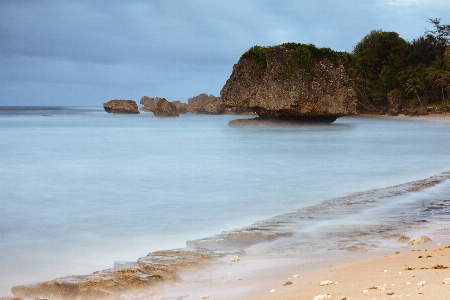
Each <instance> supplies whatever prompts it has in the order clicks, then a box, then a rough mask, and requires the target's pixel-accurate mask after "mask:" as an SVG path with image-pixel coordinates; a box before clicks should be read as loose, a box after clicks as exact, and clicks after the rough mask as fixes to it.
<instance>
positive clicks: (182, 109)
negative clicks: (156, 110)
mask: <svg viewBox="0 0 450 300" xmlns="http://www.w3.org/2000/svg"><path fill="white" fill-rule="evenodd" d="M172 103H173V105H175V107H176V109H177V112H178V113H179V114H185V113H187V112H188V108H189V107H188V105H187V104H186V103H183V102H181V101H180V100H176V101H173V102H172Z"/></svg>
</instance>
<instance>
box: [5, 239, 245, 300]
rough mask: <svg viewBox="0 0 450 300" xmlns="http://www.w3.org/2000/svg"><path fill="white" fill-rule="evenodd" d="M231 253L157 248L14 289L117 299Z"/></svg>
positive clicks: (30, 294)
mask: <svg viewBox="0 0 450 300" xmlns="http://www.w3.org/2000/svg"><path fill="white" fill-rule="evenodd" d="M229 254H231V255H235V254H236V252H225V251H216V250H208V249H202V248H185V249H175V250H166V251H156V252H152V253H149V254H148V255H147V256H144V257H141V258H139V259H138V260H137V262H116V263H114V268H113V269H107V270H103V271H99V272H94V273H92V274H90V275H79V276H69V277H62V278H58V279H54V280H50V281H46V282H42V283H37V284H30V285H21V286H15V287H13V288H12V289H11V291H12V293H13V294H14V296H15V297H22V298H34V297H39V299H41V297H48V298H50V299H69V300H71V299H74V300H75V299H77V300H88V299H89V300H91V299H92V300H93V299H108V300H109V299H117V295H118V294H119V293H124V292H130V291H145V290H148V289H149V288H150V287H152V286H153V285H154V284H156V283H159V282H162V281H167V280H172V281H173V280H178V279H179V276H178V271H179V270H181V269H185V268H190V267H193V266H195V265H198V264H200V263H204V262H207V261H209V260H210V259H212V258H217V257H222V256H225V255H229ZM239 254H242V252H239Z"/></svg>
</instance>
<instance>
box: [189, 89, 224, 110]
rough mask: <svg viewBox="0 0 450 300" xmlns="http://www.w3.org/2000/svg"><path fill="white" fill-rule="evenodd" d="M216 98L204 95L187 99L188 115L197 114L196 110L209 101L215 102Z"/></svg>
mask: <svg viewBox="0 0 450 300" xmlns="http://www.w3.org/2000/svg"><path fill="white" fill-rule="evenodd" d="M217 99H218V97H216V96H214V95H209V96H208V95H207V94H205V93H203V94H200V95H198V96H195V97H192V98H189V99H188V110H189V112H190V113H197V111H198V109H199V108H201V107H203V106H204V105H205V104H207V103H208V102H210V101H214V100H217Z"/></svg>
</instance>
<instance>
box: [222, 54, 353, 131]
mask: <svg viewBox="0 0 450 300" xmlns="http://www.w3.org/2000/svg"><path fill="white" fill-rule="evenodd" d="M271 49H273V51H272V52H270V53H269V54H267V56H266V61H265V64H261V62H259V61H255V60H254V59H248V58H244V55H243V57H241V59H240V60H239V62H238V63H237V64H236V65H234V67H233V72H232V74H231V76H230V78H229V79H228V80H227V82H226V84H225V86H224V87H223V88H222V91H221V92H220V97H221V98H222V99H223V101H224V103H225V106H226V107H241V108H248V109H251V110H253V111H255V112H256V113H257V114H258V115H259V116H260V117H263V118H273V119H290V120H292V119H299V120H301V119H304V118H307V120H308V121H315V120H317V121H320V122H321V121H323V120H325V121H326V122H328V121H330V120H331V121H334V120H335V119H336V118H338V117H341V116H346V115H353V114H356V94H355V92H354V90H353V87H352V84H351V82H350V79H349V78H348V76H347V74H346V72H345V70H344V67H343V66H342V64H338V65H337V66H336V65H335V64H334V63H332V62H331V61H330V60H328V59H326V58H324V59H316V58H313V59H312V60H311V64H310V65H309V69H307V68H302V67H292V68H288V67H287V66H289V64H290V63H291V61H292V52H291V51H290V50H288V49H287V48H286V47H284V46H274V47H271ZM262 67H264V71H262V70H261V68H262ZM324 117H326V118H325V119H324Z"/></svg>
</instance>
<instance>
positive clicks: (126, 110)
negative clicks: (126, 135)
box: [103, 100, 139, 114]
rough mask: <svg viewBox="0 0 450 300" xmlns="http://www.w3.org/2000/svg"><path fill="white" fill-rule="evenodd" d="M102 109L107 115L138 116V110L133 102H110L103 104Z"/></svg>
mask: <svg viewBox="0 0 450 300" xmlns="http://www.w3.org/2000/svg"><path fill="white" fill-rule="evenodd" d="M103 108H104V109H105V111H106V112H108V113H114V114H138V113H139V109H138V106H137V104H136V102H135V101H133V100H111V101H108V102H106V103H103Z"/></svg>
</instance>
